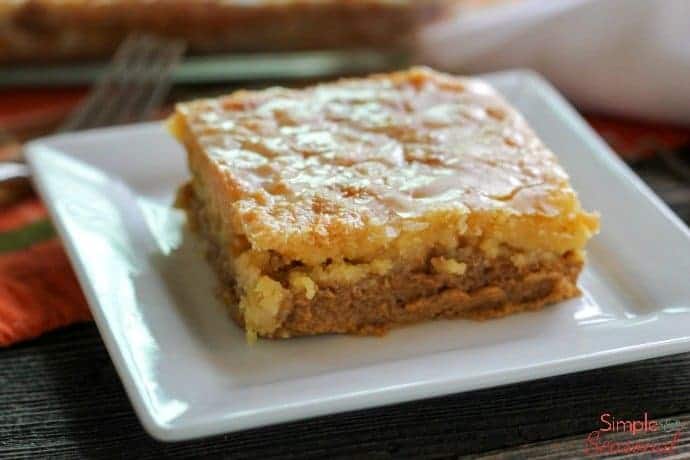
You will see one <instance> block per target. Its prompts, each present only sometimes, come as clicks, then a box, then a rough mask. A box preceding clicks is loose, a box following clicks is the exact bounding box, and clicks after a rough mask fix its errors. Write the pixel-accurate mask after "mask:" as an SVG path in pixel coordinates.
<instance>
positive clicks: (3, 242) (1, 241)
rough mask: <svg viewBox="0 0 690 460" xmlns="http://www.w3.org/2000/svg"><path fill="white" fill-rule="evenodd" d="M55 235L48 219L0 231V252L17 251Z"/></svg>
mask: <svg viewBox="0 0 690 460" xmlns="http://www.w3.org/2000/svg"><path fill="white" fill-rule="evenodd" d="M54 236H55V230H54V229H53V225H52V224H51V223H50V220H48V219H41V220H38V221H36V222H32V223H30V224H29V225H26V226H24V227H22V228H19V229H16V230H11V231H9V232H2V233H0V253H3V252H10V251H18V250H20V249H24V248H27V247H29V246H31V245H32V244H35V243H38V242H41V241H45V240H48V239H50V238H52V237H54Z"/></svg>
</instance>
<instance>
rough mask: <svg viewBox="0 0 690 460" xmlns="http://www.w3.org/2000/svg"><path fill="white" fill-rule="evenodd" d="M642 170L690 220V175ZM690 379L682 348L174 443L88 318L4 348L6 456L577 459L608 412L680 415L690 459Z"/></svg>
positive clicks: (0, 439)
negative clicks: (158, 434) (131, 396)
mask: <svg viewBox="0 0 690 460" xmlns="http://www.w3.org/2000/svg"><path fill="white" fill-rule="evenodd" d="M636 169H637V170H638V172H639V173H640V174H641V175H642V176H643V177H644V178H645V179H647V180H648V182H649V183H650V184H652V185H653V186H654V187H655V188H656V189H657V191H658V192H659V193H660V194H661V195H662V197H663V198H666V199H668V201H669V202H670V203H671V204H672V206H673V208H674V210H675V211H676V212H677V213H678V214H679V215H681V217H682V218H683V219H685V220H686V222H687V221H688V219H689V218H690V192H689V190H690V184H688V183H687V181H684V179H682V177H677V175H676V174H675V173H674V172H672V171H669V170H668V168H667V165H666V164H665V163H664V162H663V161H662V160H661V159H658V158H657V159H651V160H645V161H643V162H642V163H639V164H637V165H636ZM689 300H690V299H689ZM689 327H690V325H689ZM689 385H690V354H682V355H676V356H669V357H664V358H658V359H653V360H647V361H641V362H637V363H633V364H627V365H622V366H615V367H609V368H604V369H598V370H593V371H588V372H581V373H576V374H571V375H565V376H559V377H553V378H548V379H541V380H536V381H532V382H527V383H521V384H515V385H509V386H503V387H498V388H491V389H486V390H480V391H472V392H468V393H463V394H457V395H451V396H446V397H442V398H435V399H430V400H423V401H416V402H412V403H405V404H398V405H394V406H388V407H381V408H376V409H369V410H364V411H357V412H350V413H345V414H336V415H331V416H327V417H320V418H316V419H311V420H306V421H299V422H293V423H288V424H282V425H278V426H272V427H268V428H261V429H254V430H249V431H244V432H239V433H234V434H229V435H225V436H218V437H213V438H209V439H204V440H198V441H192V442H181V443H167V444H164V443H160V442H157V441H155V440H153V439H152V438H150V437H149V436H148V435H147V434H146V433H145V432H144V431H143V430H142V428H141V426H140V424H139V422H138V421H137V419H136V417H135V415H134V413H133V411H132V407H131V405H130V403H129V401H128V399H127V397H126V395H125V393H124V391H123V388H122V385H121V383H120V381H119V379H118V376H117V374H116V373H115V370H114V368H113V365H112V363H111V361H110V358H109V357H108V354H107V353H106V351H105V349H104V347H103V344H102V342H101V339H100V337H99V335H98V333H97V331H96V328H95V326H94V325H92V324H83V325H78V326H73V327H70V328H67V329H64V330H61V331H58V332H54V333H50V334H48V335H46V336H44V337H42V338H40V339H38V340H35V341H32V342H27V343H24V344H20V345H17V346H14V347H12V348H9V349H6V350H2V351H0V458H2V459H12V458H126V459H132V458H167V457H175V458H261V459H265V458H373V459H386V458H458V457H463V456H467V457H472V458H474V457H476V456H478V455H479V454H481V455H482V456H484V458H574V457H581V456H585V455H586V454H587V452H586V450H585V447H586V438H587V435H588V434H589V433H590V432H592V431H593V430H597V429H598V428H600V427H601V422H600V419H599V418H600V416H601V414H602V413H603V412H608V413H610V414H613V415H615V417H616V418H619V419H639V418H640V417H641V416H642V414H643V413H645V412H647V413H648V415H649V417H650V418H653V419H655V420H661V419H664V420H674V421H678V422H679V423H680V428H679V431H680V435H679V438H678V441H677V445H676V446H675V448H674V451H673V455H672V456H670V457H668V458H684V457H686V458H690V391H688V388H690V386H689ZM672 436H673V434H672V433H670V432H657V433H644V434H641V435H640V434H638V435H637V436H636V437H635V439H636V440H643V439H647V438H649V439H651V440H656V441H658V442H661V441H669V440H670V439H671V438H672ZM607 439H608V438H607ZM610 439H611V440H624V439H626V440H630V439H631V435H630V434H629V433H618V434H616V435H614V436H612V437H611V438H610ZM650 455H651V454H650ZM653 458H658V455H655V456H654V457H653Z"/></svg>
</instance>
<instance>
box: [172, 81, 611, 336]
mask: <svg viewBox="0 0 690 460" xmlns="http://www.w3.org/2000/svg"><path fill="white" fill-rule="evenodd" d="M170 125H171V127H172V131H173V132H174V134H175V136H177V138H178V139H179V140H180V142H182V143H183V144H184V146H185V147H186V149H187V152H188V160H189V167H190V169H191V172H192V179H191V181H190V182H189V183H188V184H186V185H184V186H183V187H182V188H181V190H180V193H179V198H178V204H179V205H180V206H182V207H183V208H184V209H186V211H187V214H188V216H189V220H190V222H191V223H192V228H194V229H196V230H197V231H198V232H199V233H200V234H201V236H202V237H203V238H204V239H205V240H206V241H208V243H209V254H210V258H211V260H212V262H213V264H214V266H215V268H216V270H217V272H218V275H219V277H220V282H221V286H222V292H223V297H224V298H225V300H226V301H227V303H228V305H229V307H230V310H231V311H232V316H233V318H234V319H235V321H236V322H237V323H238V324H240V325H241V326H242V327H244V328H245V329H246V331H247V334H248V336H249V337H255V336H257V335H258V336H261V337H271V338H286V337H293V336H300V335H309V334H322V333H333V332H335V333H356V334H380V333H383V332H385V331H386V330H387V329H389V328H390V327H391V326H394V325H397V324H405V323H412V322H416V321H422V320H428V319H434V318H472V319H486V318H495V317H500V316H503V315H506V314H510V313H515V312H519V311H524V310H536V309H539V308H541V307H543V306H545V305H547V304H551V303H554V302H557V301H559V300H562V299H567V298H569V297H573V296H576V295H578V293H579V291H578V288H577V286H576V281H577V277H578V274H579V273H580V270H581V269H582V266H583V261H584V247H585V244H586V243H587V240H589V238H590V237H591V236H592V235H593V234H594V233H595V232H596V231H597V229H598V217H597V216H596V215H594V214H590V213H588V212H586V211H584V210H583V209H582V208H581V207H580V203H579V201H578V199H577V195H576V193H575V191H574V190H573V189H572V188H571V186H570V184H569V183H568V176H567V175H566V173H565V171H564V170H563V168H561V166H560V165H559V164H558V162H557V160H556V157H555V156H554V155H553V154H552V153H551V152H550V151H549V150H548V149H547V148H546V147H545V146H544V144H543V143H542V142H541V141H540V140H539V139H538V138H537V137H536V135H535V134H534V133H533V132H532V130H531V129H530V128H529V127H528V125H527V123H526V122H525V120H524V119H523V118H522V116H521V115H520V114H519V113H518V112H517V111H516V110H515V109H513V108H512V107H510V106H509V105H508V104H507V103H506V102H505V101H504V100H503V99H502V98H501V97H500V96H499V95H498V94H497V93H496V91H495V90H494V89H492V88H491V87H490V86H489V85H488V84H486V83H484V82H482V81H480V80H476V79H470V78H458V77H453V76H450V75H445V74H441V73H437V72H434V71H432V70H429V69H425V68H415V69H411V70H409V71H405V72H398V73H392V74H388V75H374V76H372V77H369V78H364V79H349V80H342V81H338V82H335V83H328V84H321V85H318V86H314V87H310V88H306V89H303V90H291V89H284V88H272V89H267V90H265V91H256V92H255V91H239V92H236V93H233V94H231V95H229V96H225V97H221V98H218V99H213V100H200V101H194V102H190V103H185V104H180V105H178V106H177V110H176V113H175V115H174V116H173V117H172V119H171V120H170Z"/></svg>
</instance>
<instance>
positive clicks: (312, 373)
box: [27, 71, 690, 440]
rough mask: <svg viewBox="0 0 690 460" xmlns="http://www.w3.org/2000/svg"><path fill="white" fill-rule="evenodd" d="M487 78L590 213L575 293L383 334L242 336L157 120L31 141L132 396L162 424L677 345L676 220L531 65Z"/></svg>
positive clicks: (268, 416) (175, 430) (275, 418)
mask: <svg viewBox="0 0 690 460" xmlns="http://www.w3.org/2000/svg"><path fill="white" fill-rule="evenodd" d="M488 79H489V80H490V81H491V82H492V83H493V84H494V85H495V86H496V87H497V88H498V89H499V90H500V91H501V92H502V93H503V94H504V95H505V96H506V97H507V98H508V99H509V100H510V101H512V103H513V104H514V105H516V106H517V108H518V109H519V110H520V111H522V113H523V114H524V115H525V116H526V117H527V119H528V120H529V122H530V123H531V125H532V126H533V127H534V128H535V129H536V131H537V132H538V133H539V135H541V137H542V138H543V139H544V140H545V142H546V143H547V144H548V145H549V146H550V147H551V148H552V149H553V150H554V151H555V152H556V153H557V154H558V156H559V158H560V160H561V162H562V163H563V165H564V166H565V168H566V169H567V170H568V171H569V172H570V174H571V176H572V181H573V183H574V185H575V188H576V189H577V190H579V192H580V196H581V198H582V201H583V202H584V205H585V207H586V208H588V209H597V210H599V211H600V212H601V214H602V231H601V234H600V235H598V236H597V237H596V238H594V240H593V241H592V242H591V244H590V247H589V262H588V265H587V268H586V269H585V271H584V273H583V275H582V277H581V286H582V288H583V291H584V295H583V296H582V297H581V298H579V299H575V300H570V301H567V302H562V303H560V304H558V305H556V306H554V307H552V308H548V309H546V310H544V311H541V312H537V313H524V314H520V315H516V316H512V317H508V318H505V319H501V320H495V321H488V322H471V321H463V320H457V321H436V322H431V323H426V324H420V325H416V326H411V327H405V328H401V329H398V330H395V331H393V332H391V333H390V334H389V335H387V336H386V337H383V338H363V337H348V336H326V337H313V338H300V339H293V340H289V341H268V340H267V341H259V342H258V343H257V344H256V345H254V346H248V345H247V344H246V343H245V340H244V334H243V333H242V332H241V331H240V330H239V329H238V328H237V327H236V326H235V325H234V324H233V323H232V322H231V320H230V319H229V317H228V315H227V314H226V313H225V310H224V308H223V307H222V306H221V305H220V304H219V302H218V301H217V300H216V298H215V297H214V294H213V292H214V286H215V283H216V278H215V276H214V274H213V273H212V272H211V270H210V269H209V267H208V265H207V263H206V261H205V260H204V258H203V256H202V254H201V251H200V250H199V247H198V242H196V240H195V239H194V237H190V236H189V235H188V234H187V233H186V232H185V231H184V227H183V218H182V215H181V213H180V212H178V211H176V210H173V209H172V208H171V206H170V203H171V201H172V199H173V196H174V193H175V189H176V187H177V186H178V185H179V184H180V183H182V182H183V181H184V180H185V178H186V176H187V170H186V166H185V160H184V155H183V151H182V149H181V148H180V147H179V146H178V145H177V144H176V143H175V142H174V141H173V140H172V139H171V138H170V137H169V136H168V134H167V133H166V132H165V130H164V128H163V126H161V125H160V124H142V125H134V126H126V127H121V128H113V129H105V130H96V131H90V132H82V133H77V134H66V135H60V136H55V137H49V138H45V139H41V140H37V141H35V142H32V143H31V144H30V145H28V152H27V155H28V159H29V162H30V163H31V166H32V167H33V170H34V174H35V180H36V184H37V185H38V188H39V190H40V193H41V195H42V196H43V198H44V200H45V201H46V203H47V204H48V206H49V208H50V212H51V214H52V217H53V219H54V221H55V224H56V226H57V229H58V231H59V233H60V235H61V237H62V239H63V241H64V243H65V246H66V248H67V251H68V252H69V255H70V258H71V260H72V263H73V264H74V267H75V269H76V272H77V274H78V277H79V280H80V282H81V285H82V287H83V288H84V291H85V293H86V296H87V298H88V300H89V303H90V305H91V309H92V311H93V315H94V317H95V319H96V324H97V325H98V328H99V330H100V332H101V334H102V335H103V340H104V341H105V344H106V346H107V347H108V351H109V352H110V355H111V357H112V359H113V362H114V363H115V366H116V367H117V370H118V372H119V374H120V377H121V378H122V381H123V383H124V386H125V388H126V390H127V392H128V394H129V397H130V398H131V399H132V403H133V405H134V408H135V410H136V412H137V414H138V415H139V417H140V419H141V421H142V422H143V424H144V426H145V427H146V429H147V430H148V431H149V432H150V433H151V434H152V435H153V436H154V437H156V438H159V439H162V440H180V439H188V438H193V437H198V436H204V435H212V434H217V433H223V432H228V431H234V430H239V429H243V428H249V427H256V426H260V425H267V424H272V423H277V422H282V421H287V420H293V419H299V418H304V417H311V416H316V415H321V414H328V413H333V412H338V411H346V410H352V409H360V408H365V407H371V406H378V405H383V404H390V403H397V402H401V401H407V400H411V399H417V398H426V397H430V396H436V395H443V394H447V393H453V392H460V391H466V390H471V389H476V388H482V387H488V386H493V385H501V384H506V383H511V382H518V381H522V380H529V379H536V378H539V377H546V376H552V375H557V374H563V373H567V372H573V371H580V370H584V369H591V368H595V367H601V366H608V365H612V364H617V363H623V362H627V361H634V360H639V359H644V358H650V357H654V356H660V355H665V354H670V353H678V352H683V351H688V350H690V326H688V325H689V324H690V284H689V283H688V273H690V234H689V232H688V229H687V227H686V226H685V225H684V224H683V223H682V222H680V221H679V219H678V218H677V217H675V215H674V214H673V213H672V212H670V211H669V210H668V208H666V206H665V205H664V204H663V203H661V201H660V200H659V199H658V198H657V197H656V196H655V195H654V194H653V193H652V192H650V190H649V189H648V188H647V187H646V186H645V185H644V184H643V183H642V182H641V181H640V180H639V179H638V178H637V177H636V176H635V175H634V174H633V173H631V172H630V170H629V169H628V168H627V166H625V165H624V164H623V163H622V162H621V161H620V160H619V159H618V158H617V157H616V156H615V155H614V154H613V153H612V152H611V151H610V150H609V149H608V147H607V146H606V145H605V144H604V143H603V142H602V141H601V139H599V138H598V137H597V136H596V135H595V134H594V133H593V132H592V130H591V129H590V128H589V127H588V126H587V125H586V124H585V123H584V122H583V121H582V119H581V118H580V117H579V116H578V115H577V113H576V112H575V111H574V110H573V109H572V108H571V107H570V106H569V105H568V104H567V103H566V102H565V101H564V100H563V98H562V97H561V96H559V95H558V94H557V93H556V91H555V90H554V89H553V88H552V87H551V86H549V84H548V83H546V82H545V81H544V80H542V79H541V78H540V77H538V76H537V75H535V74H533V73H530V72H523V71H518V72H508V73H502V74H494V75H490V76H488Z"/></svg>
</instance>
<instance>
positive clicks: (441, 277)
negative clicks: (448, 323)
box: [178, 187, 583, 338]
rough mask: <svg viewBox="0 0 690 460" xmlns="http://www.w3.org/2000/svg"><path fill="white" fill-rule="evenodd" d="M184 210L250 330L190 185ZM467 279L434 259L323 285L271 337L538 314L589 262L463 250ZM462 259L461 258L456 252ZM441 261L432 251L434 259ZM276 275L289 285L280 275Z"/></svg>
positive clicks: (291, 308) (288, 302)
mask: <svg viewBox="0 0 690 460" xmlns="http://www.w3.org/2000/svg"><path fill="white" fill-rule="evenodd" d="M179 196H180V198H179V199H178V206H179V207H181V208H183V209H185V211H186V212H187V216H188V220H189V222H190V224H191V227H192V229H193V230H194V231H196V232H199V233H200V234H201V235H202V237H203V238H204V239H205V241H207V242H208V254H207V255H208V258H209V260H210V261H211V263H212V264H213V266H214V268H215V270H216V272H217V273H218V275H219V277H220V279H221V287H220V294H221V297H222V299H223V300H224V302H225V303H227V304H228V306H229V307H230V311H231V315H232V317H233V319H234V320H235V322H237V323H238V324H239V325H240V326H242V327H243V326H244V321H243V316H242V312H241V311H240V310H239V308H238V302H237V300H236V299H237V297H238V296H239V293H236V292H235V283H234V279H233V276H232V274H231V273H230V272H229V270H228V267H229V263H228V261H227V260H226V255H225V253H224V252H223V251H221V250H219V248H218V245H217V244H215V242H214V237H213V235H212V234H211V233H212V232H207V231H206V229H207V225H206V224H205V218H204V213H203V208H202V206H201V205H200V203H199V202H198V201H196V200H195V198H194V193H193V191H192V188H191V187H183V188H182V189H181V192H180V195H179ZM462 251H465V254H464V256H463V260H464V261H465V262H466V263H467V270H466V272H465V273H464V274H463V275H452V274H447V273H437V272H435V271H434V270H433V269H432V268H431V265H432V264H431V263H430V262H429V260H427V261H425V262H424V263H422V264H421V265H418V266H415V267H411V268H406V269H405V270H394V271H392V272H391V273H389V274H387V275H385V276H371V277H368V278H366V279H363V280H361V281H359V282H358V283H355V284H353V285H325V284H319V285H318V291H317V293H316V295H315V296H314V297H313V298H311V299H308V298H307V297H306V296H305V295H303V294H302V295H295V294H291V295H290V296H289V297H288V298H286V299H285V300H284V302H283V305H281V308H280V312H279V319H280V322H281V326H280V327H279V328H278V329H277V330H276V331H275V332H274V333H273V334H271V335H269V336H268V337H270V338H286V337H293V336H301V335H315V334H324V333H353V334H364V335H380V334H383V333H385V332H386V331H387V330H389V329H390V328H391V327H393V326H395V325H400V324H408V323H414V322H419V321H424V320H430V319H436V318H467V319H473V320H484V319H490V318H498V317H501V316H505V315H508V314H512V313H517V312H522V311H529V310H539V309H541V308H543V307H545V306H546V305H549V304H552V303H554V302H557V301H560V300H563V299H567V298H571V297H574V296H577V295H578V294H579V290H578V288H577V286H576V281H577V277H578V275H579V273H580V271H581V269H582V266H583V262H582V259H581V257H579V256H578V255H577V254H575V253H572V252H569V253H566V254H565V255H563V256H562V257H560V258H554V259H553V260H549V261H548V262H544V261H542V262H533V263H528V264H524V265H521V266H520V267H518V266H516V265H515V264H514V263H513V262H512V261H511V260H510V257H509V256H505V255H504V256H499V257H496V258H492V259H489V258H487V257H485V256H484V255H483V253H482V252H481V251H480V250H477V249H473V248H464V249H462ZM454 255H455V256H457V254H454ZM434 256H436V254H430V255H429V258H428V259H431V257H434ZM271 275H272V277H274V278H275V279H276V280H278V281H280V282H281V283H282V284H283V285H284V286H287V276H281V272H280V270H276V271H275V272H273V273H272V274H271Z"/></svg>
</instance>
